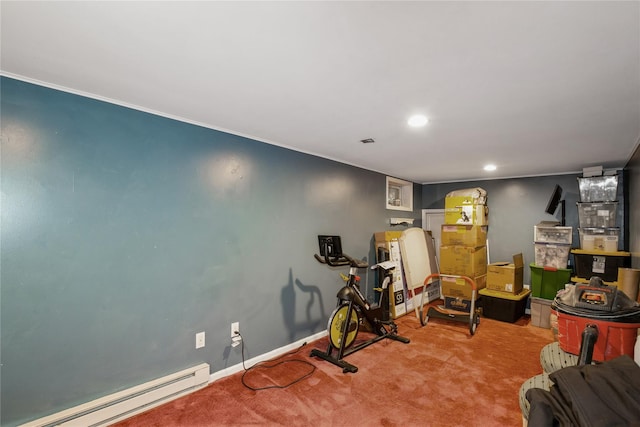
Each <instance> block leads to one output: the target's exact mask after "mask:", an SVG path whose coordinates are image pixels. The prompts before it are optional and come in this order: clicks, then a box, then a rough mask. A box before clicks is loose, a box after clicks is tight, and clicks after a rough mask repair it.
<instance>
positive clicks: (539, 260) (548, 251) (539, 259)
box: [534, 243, 571, 268]
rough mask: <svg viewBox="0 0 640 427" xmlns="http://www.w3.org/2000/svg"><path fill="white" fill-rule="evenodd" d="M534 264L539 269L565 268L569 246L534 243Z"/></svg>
mask: <svg viewBox="0 0 640 427" xmlns="http://www.w3.org/2000/svg"><path fill="white" fill-rule="evenodd" d="M534 246H535V264H536V265H537V266H539V267H554V268H567V264H568V261H569V251H570V250H571V245H560V244H555V243H534Z"/></svg>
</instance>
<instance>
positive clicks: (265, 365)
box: [236, 332, 316, 391]
mask: <svg viewBox="0 0 640 427" xmlns="http://www.w3.org/2000/svg"><path fill="white" fill-rule="evenodd" d="M236 334H237V335H239V336H240V344H241V346H242V347H241V353H242V368H243V369H244V373H243V374H242V385H244V386H245V387H246V388H248V389H249V390H253V391H259V390H267V389H270V388H287V387H290V386H292V385H294V384H297V383H299V382H300V381H302V380H303V379H305V378H307V377H309V376H311V375H312V374H313V373H314V372H315V370H316V365H314V364H313V363H310V362H307V361H306V360H300V359H292V360H280V361H278V359H281V358H283V357H286V356H290V355H292V354H296V353H298V352H299V351H300V350H302V349H303V348H304V347H305V346H306V345H307V343H306V342H304V343H303V344H302V345H301V346H300V347H298V348H297V349H295V350H292V351H290V352H288V353H285V354H283V355H281V356H278V357H277V358H276V359H271V360H266V361H263V362H258V363H256V364H255V365H253V366H251V367H250V368H248V369H247V368H246V367H245V364H244V362H245V360H244V339H243V338H242V335H240V332H236ZM270 363H272V364H270ZM286 363H299V364H302V365H307V366H310V367H311V369H310V371H309V372H307V373H305V374H304V375H303V376H301V377H300V378H297V379H295V380H293V381H291V382H289V383H288V384H284V385H280V384H274V385H270V386H265V387H253V386H250V385H249V384H247V382H246V381H245V376H246V375H247V374H248V373H249V372H251V371H252V370H254V369H255V368H258V367H259V368H265V369H270V368H275V367H276V366H280V365H284V364H286Z"/></svg>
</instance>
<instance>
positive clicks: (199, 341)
mask: <svg viewBox="0 0 640 427" xmlns="http://www.w3.org/2000/svg"><path fill="white" fill-rule="evenodd" d="M202 347H204V332H198V333H197V334H196V348H202Z"/></svg>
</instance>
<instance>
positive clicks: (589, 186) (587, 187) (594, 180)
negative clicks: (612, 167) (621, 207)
mask: <svg viewBox="0 0 640 427" xmlns="http://www.w3.org/2000/svg"><path fill="white" fill-rule="evenodd" d="M578 187H579V188H580V201H581V202H587V203H590V202H613V201H615V200H617V199H618V197H617V196H618V175H608V176H592V177H588V178H578Z"/></svg>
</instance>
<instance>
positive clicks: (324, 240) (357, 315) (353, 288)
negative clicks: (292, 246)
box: [311, 236, 409, 373]
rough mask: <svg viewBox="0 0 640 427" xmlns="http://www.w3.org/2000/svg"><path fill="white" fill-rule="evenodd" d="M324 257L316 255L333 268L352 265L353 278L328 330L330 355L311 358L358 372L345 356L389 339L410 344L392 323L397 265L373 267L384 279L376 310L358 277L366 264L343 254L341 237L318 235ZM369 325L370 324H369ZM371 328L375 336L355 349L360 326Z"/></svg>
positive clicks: (342, 291) (320, 353)
mask: <svg viewBox="0 0 640 427" xmlns="http://www.w3.org/2000/svg"><path fill="white" fill-rule="evenodd" d="M318 243H319V246H320V255H317V254H314V257H315V258H316V260H318V262H320V263H322V264H327V265H329V266H331V267H342V266H347V265H348V266H349V276H348V277H347V279H346V284H345V286H344V287H342V288H341V289H340V290H339V291H338V294H337V297H338V306H337V307H336V309H335V310H334V311H333V313H331V316H329V322H328V325H327V330H328V332H329V346H328V348H327V351H326V352H323V351H320V350H318V349H313V350H311V356H312V357H313V356H315V357H319V358H321V359H324V360H326V361H328V362H331V363H333V364H334V365H336V366H338V367H340V368H342V372H343V373H347V372H352V373H355V372H358V367H357V366H354V365H352V364H350V363H348V362H346V361H345V360H344V357H346V356H348V355H350V354H352V353H355V352H356V351H358V350H361V349H363V348H365V347H367V346H369V345H371V344H373V343H376V342H378V341H380V340H382V339H384V338H389V339H392V340H395V341H400V342H402V343H405V344H407V343H409V339H408V338H405V337H401V336H399V335H398V334H397V331H398V326H397V325H396V324H395V323H394V322H393V320H390V315H389V284H390V283H391V279H392V274H393V273H392V271H393V269H394V268H395V265H394V264H393V263H392V262H389V261H386V262H382V263H379V264H376V265H374V266H372V267H371V268H372V269H376V268H377V269H379V270H378V271H379V273H380V274H383V275H384V276H383V277H384V280H383V281H382V285H381V287H380V288H379V290H380V302H379V304H378V305H377V307H373V306H372V305H371V304H370V303H369V302H368V301H367V299H366V298H365V296H364V295H363V294H362V292H361V291H360V286H359V284H360V277H359V276H358V275H357V273H358V269H359V268H367V267H368V264H367V263H366V262H364V261H357V260H355V259H353V258H351V257H350V256H349V255H347V254H344V253H342V248H341V243H340V236H318ZM365 322H366V325H365ZM361 325H363V326H367V327H368V328H369V330H370V331H371V332H373V333H375V334H376V335H377V336H375V337H374V338H372V339H369V340H367V341H364V342H362V343H360V344H358V345H356V346H354V347H352V348H350V346H351V345H352V344H353V343H354V341H355V339H356V336H357V335H358V330H359V329H360V326H361Z"/></svg>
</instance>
